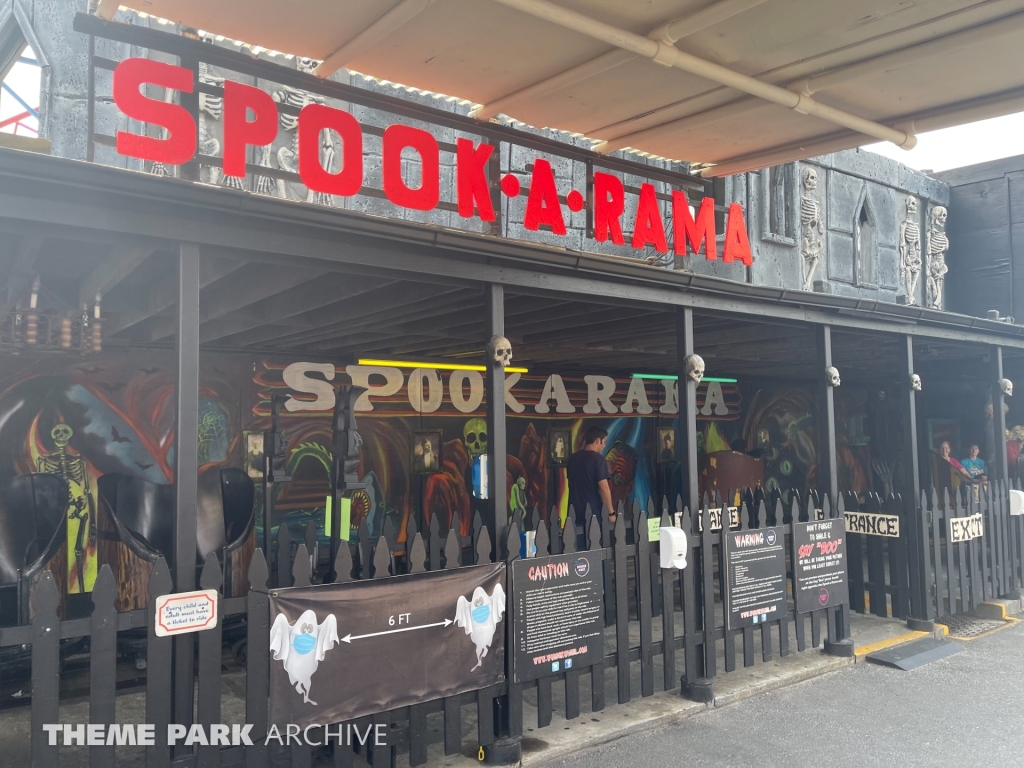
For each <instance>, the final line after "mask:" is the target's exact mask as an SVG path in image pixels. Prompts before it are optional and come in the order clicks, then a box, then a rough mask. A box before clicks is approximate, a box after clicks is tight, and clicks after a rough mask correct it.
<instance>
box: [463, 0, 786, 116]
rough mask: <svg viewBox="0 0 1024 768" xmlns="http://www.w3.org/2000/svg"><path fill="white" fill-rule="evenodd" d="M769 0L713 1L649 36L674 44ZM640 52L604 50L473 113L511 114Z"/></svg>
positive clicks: (617, 49)
mask: <svg viewBox="0 0 1024 768" xmlns="http://www.w3.org/2000/svg"><path fill="white" fill-rule="evenodd" d="M765 2H767V0H718V2H715V3H712V4H711V5H709V6H706V7H704V8H701V9H700V10H698V11H694V12H693V13H689V14H686V15H685V16H681V17H679V18H678V19H673V20H672V21H668V22H665V23H664V24H662V25H661V26H659V27H657V28H656V29H654V30H653V31H652V32H651V34H650V35H649V36H650V37H652V38H653V39H656V40H666V41H669V44H670V45H671V44H672V43H675V42H676V41H677V40H681V39H682V38H684V37H688V36H690V35H694V34H696V33H698V32H701V31H703V30H705V29H707V28H708V27H710V26H713V25H714V24H718V23H719V22H721V21H725V20H726V19H729V18H732V17H733V16H737V15H739V14H741V13H743V12H744V11H746V10H749V9H750V8H753V7H755V6H758V5H761V4H762V3H765ZM637 56H638V54H636V53H633V52H631V51H627V50H623V49H622V48H616V49H614V50H611V51H608V52H607V53H602V54H601V55H600V56H598V57H596V58H593V59H591V60H590V61H585V62H583V63H582V64H579V65H577V66H575V67H572V68H571V69H567V70H565V71H564V72H559V73H558V74H557V75H552V76H551V77H548V78H546V79H544V80H541V81H540V82H537V83H534V84H533V85H529V86H527V87H525V88H522V89H520V90H518V91H515V92H514V93H510V94H508V95H506V96H502V97H500V98H497V99H495V100H494V101H492V102H490V103H489V104H482V105H480V107H478V108H477V109H476V110H475V111H474V112H473V116H474V117H478V118H480V119H481V120H488V119H490V118H492V117H494V116H495V115H499V114H506V115H507V114H509V110H510V109H515V108H516V107H517V106H519V105H520V104H523V103H525V102H529V101H533V100H535V99H539V98H542V97H544V96H548V95H549V94H552V93H557V92H558V91H561V90H562V89H564V88H568V87H569V86H570V85H575V84H576V83H579V82H582V81H584V80H589V79H590V78H592V77H596V76H597V75H600V74H601V73H603V72H607V71H608V70H609V69H614V68H615V67H618V66H621V65H622V64H625V63H627V62H629V61H632V60H633V59H635V58H637Z"/></svg>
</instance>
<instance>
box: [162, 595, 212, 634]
mask: <svg viewBox="0 0 1024 768" xmlns="http://www.w3.org/2000/svg"><path fill="white" fill-rule="evenodd" d="M217 598H218V596H217V590H216V589H200V590H197V591H195V592H178V593H177V594H170V595H160V597H158V598H157V599H156V615H155V618H154V621H155V623H156V626H155V627H154V630H155V631H156V636H157V637H168V636H170V635H183V634H185V633H187V632H201V631H202V630H204V629H213V628H214V627H216V626H217Z"/></svg>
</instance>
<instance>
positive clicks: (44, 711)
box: [31, 571, 60, 768]
mask: <svg viewBox="0 0 1024 768" xmlns="http://www.w3.org/2000/svg"><path fill="white" fill-rule="evenodd" d="M59 605H60V595H59V594H58V592H57V583H56V582H55V581H54V579H53V574H52V573H50V572H49V571H43V573H42V574H41V575H40V577H39V581H38V582H37V583H36V587H35V590H33V592H32V609H33V611H34V612H35V616H34V617H33V618H32V717H31V722H32V768H58V767H59V766H60V753H59V752H58V748H57V746H56V744H55V745H54V746H50V745H49V737H48V735H47V733H46V731H44V730H43V725H44V724H46V723H59V722H60V715H59V709H60V707H59V702H60V619H58V618H57V608H58V606H59Z"/></svg>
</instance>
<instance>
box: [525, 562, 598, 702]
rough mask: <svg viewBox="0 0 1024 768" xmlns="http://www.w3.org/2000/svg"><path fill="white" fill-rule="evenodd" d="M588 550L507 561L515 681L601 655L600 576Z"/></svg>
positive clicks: (588, 661)
mask: <svg viewBox="0 0 1024 768" xmlns="http://www.w3.org/2000/svg"><path fill="white" fill-rule="evenodd" d="M601 562H602V561H601V559H600V558H598V557H596V556H595V555H594V553H592V552H576V553H571V554H565V555H554V556H552V557H541V558H532V559H530V560H517V561H515V562H514V563H513V564H512V605H513V615H514V618H513V622H512V632H513V641H514V643H515V648H514V651H513V657H512V659H513V662H514V664H513V673H514V677H515V681H516V682H517V683H523V682H527V681H529V680H536V679H537V678H539V677H544V676H546V675H557V674H559V673H560V672H564V671H565V670H567V669H575V668H582V667H589V666H591V665H593V664H596V663H598V662H599V661H601V659H603V658H604V577H603V569H602V568H601Z"/></svg>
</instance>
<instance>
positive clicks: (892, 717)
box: [551, 622, 1024, 768]
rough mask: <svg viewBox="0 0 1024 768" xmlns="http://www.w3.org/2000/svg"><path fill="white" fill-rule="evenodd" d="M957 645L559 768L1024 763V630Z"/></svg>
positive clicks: (864, 667) (653, 734) (625, 743)
mask: <svg viewBox="0 0 1024 768" xmlns="http://www.w3.org/2000/svg"><path fill="white" fill-rule="evenodd" d="M957 642H958V644H959V645H961V646H962V648H963V650H962V651H961V652H960V653H958V654H956V655H954V656H950V657H948V658H946V659H942V660H940V661H935V662H932V663H930V664H927V665H925V666H923V667H919V668H918V669H916V670H913V671H911V672H902V671H900V670H896V669H889V668H885V667H880V666H877V665H874V664H867V663H860V664H856V665H854V666H850V667H844V668H843V669H841V670H839V671H837V672H832V673H829V674H827V675H823V676H821V677H817V678H814V679H812V680H808V681H806V682H803V683H799V684H797V685H793V686H789V687H787V688H783V689H780V690H776V691H772V692H770V693H765V694H762V695H758V696H755V697H753V698H750V699H747V700H746V701H743V702H739V703H737V704H735V705H733V706H730V707H724V708H721V709H715V710H712V711H709V712H707V713H702V714H700V715H696V716H694V717H690V718H688V719H686V720H683V721H681V722H679V723H676V724H674V725H670V726H666V727H664V728H660V729H657V730H652V731H646V732H644V733H641V734H637V735H635V736H626V737H624V738H622V739H620V740H618V741H615V742H612V743H610V744H607V745H605V746H602V747H598V748H595V749H593V750H590V751H587V752H582V753H580V754H578V755H576V756H574V757H572V758H569V759H566V760H563V761H560V762H557V763H551V765H555V766H565V767H566V768H577V767H582V766H585V767H586V768H604V767H605V766H607V768H620V766H644V767H645V768H646V766H666V767H669V766H681V765H685V766H687V768H692V767H693V766H747V765H750V766H759V767H764V766H787V768H794V767H799V766H822V765H827V766H830V768H831V767H834V766H843V767H846V766H849V767H851V768H853V767H854V766H872V768H875V767H877V766H929V767H934V766H1024V728H1022V721H1024V622H1021V623H1017V624H1015V625H1013V626H1011V627H1009V628H1006V629H1003V630H1001V631H998V632H995V633H993V634H991V635H988V636H985V637H980V638H978V639H975V640H971V641H968V642H961V641H957Z"/></svg>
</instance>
